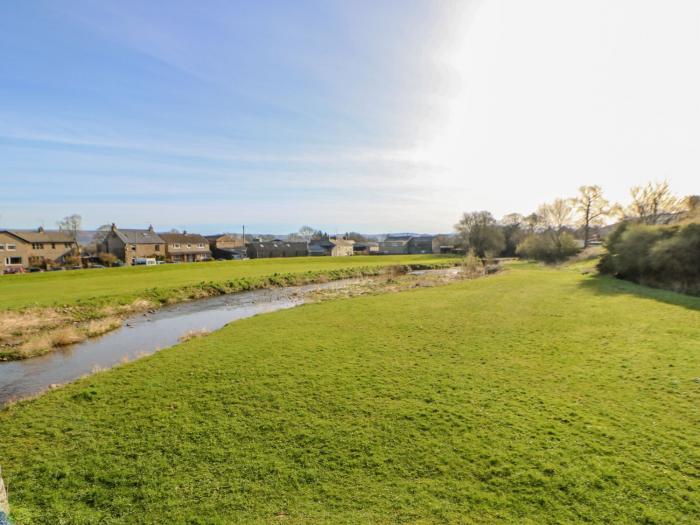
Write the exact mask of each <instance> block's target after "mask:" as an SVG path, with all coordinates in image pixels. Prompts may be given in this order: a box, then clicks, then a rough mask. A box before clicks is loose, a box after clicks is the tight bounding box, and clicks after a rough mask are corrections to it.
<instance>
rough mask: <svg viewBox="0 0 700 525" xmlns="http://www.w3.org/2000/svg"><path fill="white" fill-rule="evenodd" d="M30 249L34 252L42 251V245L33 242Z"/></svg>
mask: <svg viewBox="0 0 700 525" xmlns="http://www.w3.org/2000/svg"><path fill="white" fill-rule="evenodd" d="M32 248H33V249H35V250H43V249H44V244H43V243H41V242H34V243H32Z"/></svg>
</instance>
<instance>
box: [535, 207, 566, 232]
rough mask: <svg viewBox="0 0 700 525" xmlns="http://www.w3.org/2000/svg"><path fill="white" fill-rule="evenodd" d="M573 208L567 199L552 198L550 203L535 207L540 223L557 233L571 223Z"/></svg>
mask: <svg viewBox="0 0 700 525" xmlns="http://www.w3.org/2000/svg"><path fill="white" fill-rule="evenodd" d="M573 214H574V208H573V206H572V205H571V201H570V200H569V199H554V201H553V202H552V203H551V204H542V205H541V206H540V207H539V208H538V209H537V215H538V217H539V218H540V221H541V223H542V224H543V225H544V226H545V227H546V228H548V229H550V230H553V231H555V232H557V233H560V232H561V231H563V229H564V227H565V226H568V225H570V224H571V221H572V218H573Z"/></svg>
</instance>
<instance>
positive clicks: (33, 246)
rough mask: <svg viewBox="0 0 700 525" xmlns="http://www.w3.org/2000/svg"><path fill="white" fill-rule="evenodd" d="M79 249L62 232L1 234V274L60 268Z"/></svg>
mask: <svg viewBox="0 0 700 525" xmlns="http://www.w3.org/2000/svg"><path fill="white" fill-rule="evenodd" d="M79 253H80V249H79V247H78V243H77V242H76V241H75V239H74V238H73V236H72V235H71V234H70V233H68V232H65V231H50V230H44V228H41V227H40V228H37V229H36V230H0V273H2V272H3V271H4V270H5V268H8V267H18V266H21V267H23V268H29V267H31V266H38V267H45V266H47V265H48V266H52V265H61V264H65V263H66V262H67V258H68V257H70V256H74V255H78V254H79Z"/></svg>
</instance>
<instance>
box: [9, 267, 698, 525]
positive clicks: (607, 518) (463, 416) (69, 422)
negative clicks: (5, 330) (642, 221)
mask: <svg viewBox="0 0 700 525" xmlns="http://www.w3.org/2000/svg"><path fill="white" fill-rule="evenodd" d="M699 348H700V299H697V298H689V297H684V296H680V295H677V294H673V293H669V292H659V291H655V290H649V289H646V288H643V287H639V286H636V285H632V284H629V283H620V282H619V281H616V280H614V279H608V278H600V277H596V276H593V275H582V274H581V272H580V271H576V270H571V269H547V268H542V267H537V266H534V265H523V264H516V265H513V266H512V267H511V269H510V270H509V271H507V272H503V273H501V274H499V275H495V276H492V277H489V278H488V279H478V280H473V281H463V282H459V283H457V284H453V285H447V286H442V287H435V288H424V289H423V288H422V289H416V290H412V291H406V292H403V293H400V294H389V295H377V296H363V297H356V298H353V299H347V300H335V301H328V302H322V303H319V304H313V305H306V306H302V307H299V308H297V309H293V310H287V311H282V312H277V313H274V314H270V315H264V316H259V317H255V318H251V319H247V320H244V321H239V322H236V323H233V324H231V325H229V326H228V327H226V328H224V329H222V330H220V331H218V332H216V333H213V334H211V335H209V336H206V337H203V338H197V339H193V340H191V341H189V342H187V343H183V344H181V345H178V346H176V347H174V348H172V349H168V350H164V351H162V352H160V353H158V354H156V355H153V356H151V357H148V358H144V359H143V360H141V361H138V362H135V363H132V364H128V365H125V366H122V367H119V368H117V369H114V370H111V371H109V372H105V373H101V374H98V375H95V376H92V377H89V378H86V379H84V380H80V381H78V382H77V383H74V384H72V385H69V386H67V387H65V388H61V389H58V390H54V391H51V392H49V393H47V394H45V395H43V396H41V397H40V398H38V399H36V400H32V401H27V402H21V403H18V404H16V405H14V406H12V407H10V408H9V409H7V410H5V411H3V412H0V428H1V429H2V439H0V462H1V463H2V466H3V472H4V474H5V476H6V481H8V482H9V486H10V503H11V505H12V510H13V512H14V514H15V517H16V519H17V521H18V523H20V525H26V524H34V523H37V524H43V523H52V524H54V523H77V524H87V523H95V524H96V523H110V524H116V523H207V524H209V523H221V524H224V523H225V524H229V523H280V522H282V523H295V524H296V523H334V524H335V523H533V524H535V523H537V524H540V523H573V522H589V523H697V522H698V521H700V467H699V465H700V425H699V423H700V421H699V420H698V406H699V405H700V350H699Z"/></svg>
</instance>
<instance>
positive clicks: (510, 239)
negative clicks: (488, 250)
mask: <svg viewBox="0 0 700 525" xmlns="http://www.w3.org/2000/svg"><path fill="white" fill-rule="evenodd" d="M524 222H525V217H523V216H522V215H520V214H519V213H509V214H508V215H504V216H503V218H502V219H501V230H502V231H503V237H504V239H505V248H504V249H503V252H502V255H503V256H504V257H515V255H516V253H517V248H518V244H520V243H521V242H522V240H523V238H524V237H525V231H524V230H523V228H522V227H523V223H524Z"/></svg>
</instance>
